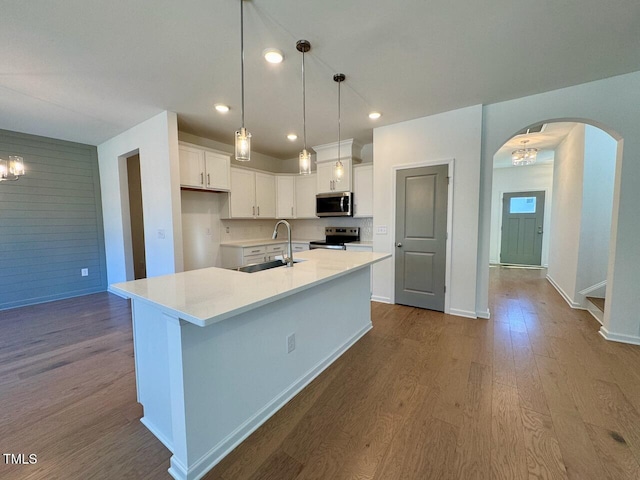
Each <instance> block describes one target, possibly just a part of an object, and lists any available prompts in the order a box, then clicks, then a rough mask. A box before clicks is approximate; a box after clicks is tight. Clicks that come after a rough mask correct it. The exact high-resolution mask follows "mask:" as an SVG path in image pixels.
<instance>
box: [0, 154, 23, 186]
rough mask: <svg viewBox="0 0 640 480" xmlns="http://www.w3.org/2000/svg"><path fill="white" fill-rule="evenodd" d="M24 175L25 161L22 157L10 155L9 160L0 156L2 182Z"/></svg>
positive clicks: (0, 180) (0, 178)
mask: <svg viewBox="0 0 640 480" xmlns="http://www.w3.org/2000/svg"><path fill="white" fill-rule="evenodd" d="M22 175H24V161H23V159H22V157H19V156H17V155H10V156H9V161H8V162H7V161H6V160H4V159H2V158H0V182H5V181H15V180H18V179H19V178H20V177H21V176H22Z"/></svg>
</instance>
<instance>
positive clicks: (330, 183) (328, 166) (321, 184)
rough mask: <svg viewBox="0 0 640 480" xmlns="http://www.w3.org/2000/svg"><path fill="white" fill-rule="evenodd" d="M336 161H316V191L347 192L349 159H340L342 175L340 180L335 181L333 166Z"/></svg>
mask: <svg viewBox="0 0 640 480" xmlns="http://www.w3.org/2000/svg"><path fill="white" fill-rule="evenodd" d="M335 165H336V162H335V161H330V162H324V163H318V191H317V193H331V192H349V191H351V165H352V164H351V159H350V158H345V159H343V160H342V165H343V166H344V175H343V177H342V180H340V181H339V182H336V180H335V177H334V174H333V172H334V168H335Z"/></svg>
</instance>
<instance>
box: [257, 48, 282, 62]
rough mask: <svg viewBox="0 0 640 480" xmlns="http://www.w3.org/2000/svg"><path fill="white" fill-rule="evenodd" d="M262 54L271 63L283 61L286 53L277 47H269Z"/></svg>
mask: <svg viewBox="0 0 640 480" xmlns="http://www.w3.org/2000/svg"><path fill="white" fill-rule="evenodd" d="M262 56H263V57H264V59H265V60H266V61H267V62H269V63H282V60H284V54H283V53H282V51H281V50H278V49H277V48H267V49H266V50H265V51H264V52H262Z"/></svg>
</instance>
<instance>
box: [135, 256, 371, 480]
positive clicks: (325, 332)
mask: <svg viewBox="0 0 640 480" xmlns="http://www.w3.org/2000/svg"><path fill="white" fill-rule="evenodd" d="M294 268H295V267H294ZM369 280H370V267H369V266H367V267H364V268H360V269H357V270H354V271H353V272H352V273H349V274H348V275H344V276H341V277H338V278H336V279H334V280H332V281H329V282H325V283H323V284H320V285H317V286H314V287H313V288H309V289H306V290H303V291H301V292H298V293H296V294H294V295H291V296H289V297H286V298H283V299H281V300H278V301H275V302H272V303H270V304H267V305H264V306H262V307H259V308H256V309H254V310H251V311H248V312H245V313H243V314H240V315H237V316H235V317H232V318H229V319H227V320H224V321H222V322H219V323H215V324H213V325H210V326H208V327H199V326H196V325H193V324H191V323H187V322H183V321H181V322H178V321H177V319H170V318H169V317H168V316H166V315H163V314H161V313H160V312H157V313H156V314H155V315H154V317H155V318H156V320H157V321H158V323H159V325H158V327H159V328H160V329H162V330H164V331H165V332H172V333H171V335H170V336H171V338H166V339H165V340H166V341H167V342H168V343H169V344H170V345H172V346H171V347H170V348H166V345H167V342H166V343H165V344H164V345H165V348H166V355H167V361H168V362H169V363H168V365H169V369H170V370H171V371H172V372H173V373H172V374H171V375H169V374H168V373H167V374H166V375H165V376H164V377H163V376H162V375H158V374H156V375H155V378H156V379H157V381H158V383H157V384H156V385H155V386H154V389H157V388H159V384H160V383H164V388H166V389H171V392H167V393H166V394H164V393H163V394H161V395H157V394H155V393H154V395H151V394H149V395H147V394H146V393H144V392H141V394H140V398H141V400H142V403H143V407H144V409H145V418H146V419H147V422H148V423H149V424H150V425H167V421H168V422H169V424H171V423H173V439H172V442H171V443H172V444H173V446H174V447H175V448H171V446H170V445H167V446H168V447H170V449H172V452H173V454H174V455H173V457H172V459H171V468H170V470H169V472H170V473H171V475H172V476H173V477H174V478H177V479H186V480H193V479H197V478H200V477H201V476H202V475H204V473H206V472H207V471H208V470H210V469H211V468H212V467H213V466H214V465H215V464H217V463H218V462H219V461H220V460H221V459H222V458H223V457H224V456H225V455H227V454H228V453H229V452H230V451H231V450H232V449H233V448H234V447H235V446H236V445H237V444H238V443H240V442H241V441H242V440H244V439H245V438H246V437H247V436H248V435H249V434H250V433H251V432H253V431H254V430H255V429H257V428H258V427H259V426H260V425H261V424H262V423H264V421H266V420H267V419H268V418H269V417H270V416H272V415H273V414H274V413H275V412H276V411H277V410H279V409H280V408H281V407H282V406H283V405H284V404H285V403H286V402H287V401H289V400H290V399H291V398H292V397H293V396H294V395H295V394H296V393H298V392H299V391H300V390H301V389H302V388H304V386H306V385H307V384H308V383H310V382H311V381H312V380H313V379H314V378H315V377H316V376H317V375H318V374H319V373H321V372H322V371H323V370H324V369H325V368H326V367H327V366H329V365H330V364H331V363H332V362H333V361H335V360H336V359H337V358H338V357H339V356H340V355H341V354H342V353H343V352H344V351H346V350H347V349H348V348H349V347H350V346H352V345H353V344H354V343H355V342H356V341H357V340H358V339H359V338H361V337H362V335H364V334H365V333H366V332H367V331H368V330H370V329H371V310H370V309H371V306H370V284H369ZM136 316H137V313H136ZM136 322H137V318H136ZM291 334H294V335H295V350H293V351H292V352H291V353H287V350H288V342H287V337H288V336H290V335H291ZM160 337H161V336H159V335H157V336H156V339H157V340H161V338H160ZM177 341H179V343H180V346H179V348H177V347H176V342H177ZM136 343H139V342H138V339H137V341H136ZM146 361H152V358H151V356H149V355H147V356H146ZM139 363H140V359H138V361H137V365H138V364H139ZM140 368H143V369H144V367H143V366H140ZM176 370H179V371H180V372H181V375H176V374H175V373H176ZM147 371H149V370H147ZM144 386H145V384H144V382H143V384H142V385H140V387H139V388H142V387H144ZM147 387H149V385H147ZM150 398H152V400H149V399H150ZM167 398H170V399H171V402H172V405H165V407H164V408H159V407H158V405H154V408H153V415H156V414H161V413H162V412H164V414H165V415H166V412H169V415H170V416H171V415H173V419H166V418H163V419H160V418H158V419H155V418H152V412H151V411H149V414H148V413H147V406H146V405H145V400H147V401H151V402H155V403H158V401H159V400H160V399H162V401H165V400H166V399H167ZM177 399H180V401H177ZM182 399H183V401H182ZM176 422H177V423H176ZM152 431H153V429H152ZM182 432H184V434H183V433H182ZM154 433H156V432H154ZM176 437H181V438H176ZM165 444H167V442H166V441H165Z"/></svg>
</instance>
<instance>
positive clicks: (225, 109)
mask: <svg viewBox="0 0 640 480" xmlns="http://www.w3.org/2000/svg"><path fill="white" fill-rule="evenodd" d="M214 107H215V108H216V110H217V111H218V112H220V113H227V112H228V111H229V105H223V104H222V103H216V104H215V105H214Z"/></svg>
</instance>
